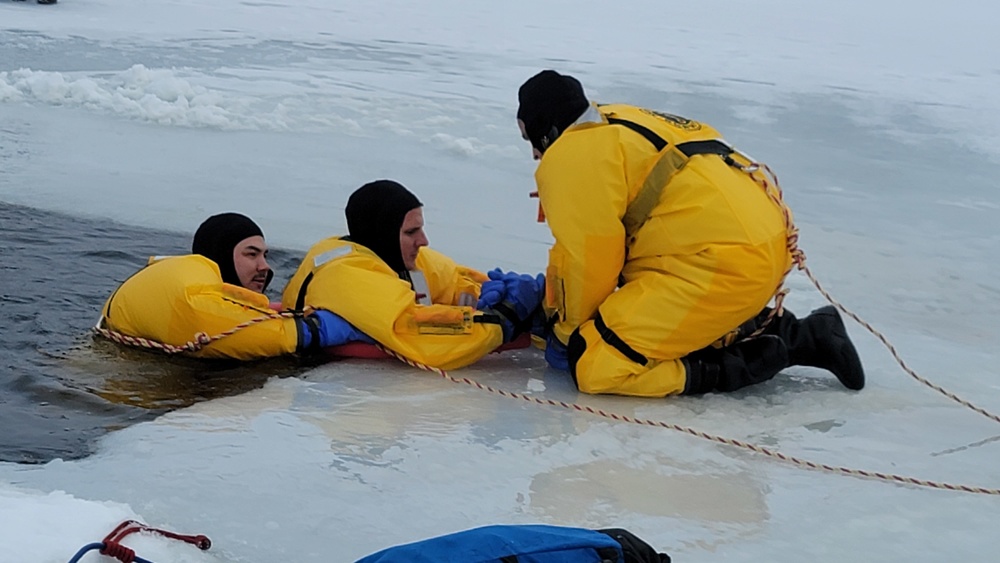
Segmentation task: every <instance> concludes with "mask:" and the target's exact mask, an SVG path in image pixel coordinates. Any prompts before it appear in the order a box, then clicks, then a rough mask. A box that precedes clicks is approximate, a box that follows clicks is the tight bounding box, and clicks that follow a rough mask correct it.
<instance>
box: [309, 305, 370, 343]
mask: <svg viewBox="0 0 1000 563" xmlns="http://www.w3.org/2000/svg"><path fill="white" fill-rule="evenodd" d="M310 317H312V319H311V320H313V321H315V322H316V325H317V328H318V330H317V333H318V335H319V346H320V348H326V347H327V346H340V345H341V344H347V343H348V342H367V343H368V344H374V343H375V341H374V340H372V339H371V338H370V337H369V336H368V335H367V334H365V333H363V332H361V331H360V330H358V329H356V328H354V325H352V324H351V323H349V322H347V321H345V320H344V318H343V317H341V316H340V315H337V314H335V313H331V312H330V311H324V310H319V311H316V312H315V313H313V314H312V315H310ZM307 322H308V321H307ZM312 343H313V342H312V331H311V330H309V329H308V328H307V329H306V330H304V331H303V347H305V348H309V347H310V346H311V345H312Z"/></svg>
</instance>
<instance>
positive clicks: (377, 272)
mask: <svg viewBox="0 0 1000 563" xmlns="http://www.w3.org/2000/svg"><path fill="white" fill-rule="evenodd" d="M416 269H417V270H418V271H419V272H420V273H422V274H423V276H424V277H425V278H426V280H427V287H428V290H429V292H430V295H428V296H427V297H428V298H429V299H430V303H431V304H430V305H422V304H419V303H418V302H417V300H418V298H419V297H420V296H418V295H417V294H416V293H415V292H414V290H413V287H412V286H411V285H410V283H409V282H407V281H404V280H402V279H400V278H399V276H398V275H397V274H396V272H394V271H392V269H391V268H390V267H389V265H388V264H386V263H385V262H384V261H383V260H382V259H381V258H379V257H378V256H377V255H376V254H375V253H374V252H372V251H371V250H369V249H368V248H366V247H364V246H361V245H359V244H356V243H353V242H349V241H345V240H342V239H340V238H337V237H332V238H328V239H325V240H322V241H320V242H318V243H316V245H314V246H313V247H312V248H311V249H310V250H309V252H308V253H307V254H306V257H305V259H304V260H303V261H302V264H301V265H300V266H299V269H298V270H297V271H296V272H295V275H294V276H292V279H291V280H290V281H289V282H288V285H287V286H286V287H285V291H284V293H283V295H282V299H281V304H282V306H283V307H284V308H287V309H293V310H303V309H305V308H309V307H311V308H314V309H326V310H328V311H332V312H334V313H336V314H338V315H340V316H341V317H343V318H344V319H346V320H347V321H348V322H350V323H351V324H353V325H354V326H355V327H357V328H358V329H360V330H361V331H362V332H364V333H365V334H367V335H368V336H370V337H372V338H373V339H375V340H376V341H378V342H379V343H380V344H382V345H383V346H385V347H386V348H388V349H390V350H392V351H394V352H396V353H398V354H401V355H402V356H405V357H406V358H409V359H411V360H413V361H415V362H419V363H422V364H426V365H430V366H433V367H438V368H441V369H455V368H460V367H463V366H466V365H468V364H471V363H472V362H475V361H476V360H478V359H479V358H481V357H483V356H485V355H486V354H488V353H489V352H491V351H492V350H494V349H495V348H496V347H498V346H500V344H501V343H502V342H503V331H502V329H501V328H500V325H499V324H497V323H495V322H487V321H489V320H490V319H489V315H483V313H481V312H479V311H477V310H476V309H475V304H476V300H477V299H478V298H479V289H480V284H481V283H482V282H483V281H486V279H487V278H486V276H485V275H483V274H482V273H480V272H477V271H475V270H472V269H469V268H465V267H463V266H459V265H457V264H455V262H454V261H452V260H451V259H450V258H448V257H447V256H445V255H443V254H441V253H439V252H436V251H434V250H431V249H429V248H427V247H423V248H421V249H420V253H419V254H418V255H417V260H416Z"/></svg>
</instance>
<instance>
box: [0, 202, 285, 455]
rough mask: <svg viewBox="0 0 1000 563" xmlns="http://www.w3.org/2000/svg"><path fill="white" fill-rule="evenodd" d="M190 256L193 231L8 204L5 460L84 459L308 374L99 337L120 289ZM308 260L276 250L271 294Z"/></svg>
mask: <svg viewBox="0 0 1000 563" xmlns="http://www.w3.org/2000/svg"><path fill="white" fill-rule="evenodd" d="M189 249H190V235H188V234H178V233H169V232H162V231H154V230H147V229H140V228H136V227H130V226H124V225H119V224H115V223H109V222H107V221H94V220H88V219H83V218H79V217H71V216H67V215H60V214H55V213H50V212H46V211H40V210H37V209H32V208H28V207H21V206H15V205H9V204H6V203H3V202H0V461H13V462H21V463H41V462H46V461H49V460H52V459H55V458H63V459H71V458H79V457H83V456H86V455H88V454H89V453H90V452H91V448H92V446H93V444H94V441H95V440H96V439H97V438H99V437H100V436H102V435H104V434H105V433H107V432H110V431H112V430H115V429H118V428H122V427H124V426H127V425H130V424H133V423H136V422H140V421H143V420H149V419H151V418H154V417H156V416H157V415H159V414H162V413H164V412H167V411H169V410H171V409H176V408H180V407H184V406H188V405H191V404H193V403H196V402H198V401H203V400H207V399H213V398H217V397H221V396H227V395H235V394H239V393H242V392H245V391H248V390H250V389H254V388H257V387H260V386H261V385H263V384H264V382H266V381H267V379H268V378H270V377H272V376H288V375H296V374H298V373H300V372H301V371H302V370H303V369H304V366H302V365H300V364H299V363H298V362H297V361H295V360H294V359H290V358H279V359H274V360H268V361H264V362H255V363H235V362H205V361H198V360H191V359H185V358H178V357H167V356H165V355H162V354H157V353H153V352H146V351H143V350H133V349H124V348H122V347H120V346H118V345H116V344H113V343H111V342H108V341H105V340H103V339H101V338H99V337H94V336H93V333H92V332H91V330H90V329H91V327H92V326H93V325H94V323H96V321H97V319H98V317H99V315H100V309H101V306H102V305H103V304H104V301H105V299H107V297H108V295H110V294H111V292H112V291H114V289H115V288H116V287H117V286H118V284H120V283H121V282H122V281H123V280H124V279H125V278H127V277H128V276H129V275H131V274H132V273H134V272H135V271H136V270H138V269H139V268H140V267H142V266H143V265H144V264H145V263H146V260H147V259H148V257H149V256H151V255H154V254H180V253H186V252H188V251H189ZM299 260H301V255H296V254H294V253H291V252H287V251H282V250H279V249H272V251H271V266H272V267H273V268H274V269H275V270H276V273H275V279H274V282H273V283H272V288H279V289H280V288H281V287H283V286H284V284H285V282H286V281H287V279H288V277H289V276H290V275H291V273H292V272H293V271H294V268H295V267H296V266H297V265H298V262H299ZM272 291H274V290H272ZM271 297H272V299H274V298H276V297H277V295H274V294H272V296H271Z"/></svg>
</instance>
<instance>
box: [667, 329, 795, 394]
mask: <svg viewBox="0 0 1000 563" xmlns="http://www.w3.org/2000/svg"><path fill="white" fill-rule="evenodd" d="M682 361H683V362H684V367H685V369H686V370H687V382H686V383H685V385H684V391H683V394H684V395H699V394H701V393H708V392H709V391H722V392H729V391H735V390H737V389H741V388H743V387H746V386H747V385H753V384H755V383H761V382H763V381H767V380H768V379H771V378H772V377H774V376H775V375H777V373H778V372H779V371H781V370H783V369H784V368H786V367H788V349H787V347H786V346H785V343H784V341H783V340H782V339H781V338H779V337H777V336H774V335H768V334H765V335H762V336H760V337H758V338H752V339H750V340H743V341H740V342H737V343H735V344H732V345H729V346H726V347H725V348H705V349H703V350H699V351H697V352H694V353H692V354H689V355H688V356H687V357H685V358H684V359H683V360H682Z"/></svg>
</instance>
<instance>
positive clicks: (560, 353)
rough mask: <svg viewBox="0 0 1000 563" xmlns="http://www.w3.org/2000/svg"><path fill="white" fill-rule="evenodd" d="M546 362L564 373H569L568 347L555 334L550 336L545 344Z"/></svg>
mask: <svg viewBox="0 0 1000 563" xmlns="http://www.w3.org/2000/svg"><path fill="white" fill-rule="evenodd" d="M545 361H546V362H548V364H549V366H551V367H553V368H555V369H559V370H562V371H569V355H568V354H567V353H566V346H565V345H564V344H563V343H562V342H559V339H558V338H556V337H555V335H553V334H549V338H548V340H547V341H546V342H545Z"/></svg>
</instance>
